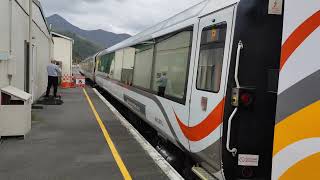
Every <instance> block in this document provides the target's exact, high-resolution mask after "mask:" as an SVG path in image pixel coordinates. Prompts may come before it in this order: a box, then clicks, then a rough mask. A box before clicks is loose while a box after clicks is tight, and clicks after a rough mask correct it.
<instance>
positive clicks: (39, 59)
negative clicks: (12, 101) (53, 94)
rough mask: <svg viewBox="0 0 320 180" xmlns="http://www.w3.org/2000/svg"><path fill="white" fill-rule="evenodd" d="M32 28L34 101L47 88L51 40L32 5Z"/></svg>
mask: <svg viewBox="0 0 320 180" xmlns="http://www.w3.org/2000/svg"><path fill="white" fill-rule="evenodd" d="M32 13H33V17H34V18H33V21H34V22H33V28H32V31H33V32H32V34H33V36H34V37H35V38H34V39H33V40H32V47H33V53H34V55H33V57H34V58H33V59H34V62H33V69H34V71H33V73H32V80H33V82H32V88H33V95H34V99H38V98H39V97H41V96H42V95H43V93H44V92H45V91H46V88H47V81H48V78H47V77H48V76H47V71H46V68H47V65H48V64H49V63H50V60H51V59H52V56H51V55H50V53H51V52H50V51H51V46H52V43H53V42H52V40H51V36H50V34H49V32H48V30H47V27H46V24H45V22H44V21H43V18H42V15H41V11H40V9H39V7H38V6H36V5H35V4H33V12H32Z"/></svg>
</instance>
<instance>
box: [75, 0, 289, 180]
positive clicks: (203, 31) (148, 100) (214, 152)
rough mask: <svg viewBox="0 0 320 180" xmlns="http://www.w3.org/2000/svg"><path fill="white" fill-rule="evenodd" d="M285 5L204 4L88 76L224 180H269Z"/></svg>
mask: <svg viewBox="0 0 320 180" xmlns="http://www.w3.org/2000/svg"><path fill="white" fill-rule="evenodd" d="M282 9H283V2H282V1H281V0H280V1H275V0H270V1H269V0H256V1H252V0H227V1H226V0H206V1H203V2H202V3H200V4H198V5H196V6H194V7H192V8H190V9H188V10H186V11H184V12H182V13H180V14H178V15H176V16H174V17H172V18H170V19H168V20H166V21H163V22H161V23H159V24H157V25H156V26H154V27H151V28H149V29H147V30H146V31H144V32H142V33H140V34H137V35H135V36H133V37H131V38H129V39H127V40H125V41H123V42H121V43H119V44H117V45H115V46H113V47H111V48H108V49H106V50H104V51H102V52H100V53H99V54H98V55H97V56H94V57H93V58H91V59H90V60H91V61H92V62H91V65H92V66H91V67H88V63H89V61H90V60H89V59H88V60H86V61H84V63H83V65H81V66H82V67H81V68H82V72H83V74H85V75H86V76H87V77H89V78H90V79H92V80H93V81H94V82H95V83H96V84H98V85H99V86H100V87H102V88H103V89H105V90H106V91H108V92H109V93H110V94H111V95H113V96H114V97H116V98H117V99H118V100H119V101H120V102H122V103H123V104H124V105H126V106H127V107H128V108H129V109H131V110H132V111H133V112H135V113H136V114H137V115H139V116H140V117H141V118H142V119H143V120H144V121H145V122H147V123H148V124H149V125H151V126H152V127H153V128H154V129H156V130H157V131H158V133H159V134H160V135H161V136H162V137H165V138H166V139H168V140H169V141H171V142H172V143H174V144H175V145H176V146H178V147H179V148H181V149H182V150H183V151H185V152H187V153H189V154H190V155H191V156H193V157H194V159H195V160H196V161H197V163H198V164H199V165H200V166H201V167H202V168H204V169H205V170H206V171H207V172H209V173H210V174H211V175H212V176H215V177H216V178H218V179H237V178H239V179H241V178H245V179H255V178H257V179H259V178H261V179H270V178H271V166H272V150H273V132H274V123H275V118H276V117H275V116H276V104H277V96H278V94H277V90H278V79H279V74H278V73H279V69H280V56H281V38H282V26H283V15H282V14H283V13H282Z"/></svg>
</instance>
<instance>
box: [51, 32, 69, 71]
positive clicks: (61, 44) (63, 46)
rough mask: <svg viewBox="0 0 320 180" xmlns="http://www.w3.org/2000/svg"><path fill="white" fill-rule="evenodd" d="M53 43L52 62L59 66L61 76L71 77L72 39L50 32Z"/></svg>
mask: <svg viewBox="0 0 320 180" xmlns="http://www.w3.org/2000/svg"><path fill="white" fill-rule="evenodd" d="M51 34H52V38H53V42H54V48H53V49H54V53H53V58H54V60H56V61H58V62H59V63H60V64H61V69H62V74H61V75H62V76H72V48H73V47H72V46H73V42H74V41H73V39H71V38H69V37H67V36H64V35H61V34H58V33H55V32H51Z"/></svg>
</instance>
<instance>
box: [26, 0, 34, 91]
mask: <svg viewBox="0 0 320 180" xmlns="http://www.w3.org/2000/svg"><path fill="white" fill-rule="evenodd" d="M32 5H33V0H29V89H28V90H27V91H29V93H30V94H33V92H31V91H32V88H31V87H33V81H34V80H33V70H34V69H33V59H32V44H33V43H32V24H33V23H32V16H33V14H32ZM32 97H33V96H32Z"/></svg>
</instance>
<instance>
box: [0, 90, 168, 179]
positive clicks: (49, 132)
mask: <svg viewBox="0 0 320 180" xmlns="http://www.w3.org/2000/svg"><path fill="white" fill-rule="evenodd" d="M60 93H61V96H62V100H63V102H64V103H63V104H62V105H41V106H40V107H42V108H39V107H38V108H36V109H34V110H33V112H32V130H31V132H30V133H29V134H28V135H27V136H26V138H25V139H17V138H5V139H1V144H0V159H1V160H0V179H3V180H5V179H8V180H10V179H14V180H16V179H17V180H18V179H21V180H29V179H32V180H46V179H48V180H51V179H54V180H72V179H77V180H79V179H83V180H88V179H90V180H101V179H108V180H118V179H139V180H141V179H153V180H154V179H169V178H170V175H168V174H170V173H171V174H172V172H170V171H171V170H170V168H168V167H166V166H163V165H162V166H161V165H159V164H158V162H157V161H161V158H158V159H157V160H154V158H152V157H151V156H149V154H150V153H148V151H146V148H143V146H142V145H141V143H139V141H137V140H136V139H135V138H134V135H133V134H132V133H130V132H131V131H133V130H132V129H131V130H130V128H128V127H125V126H124V125H123V123H121V122H120V120H119V118H118V117H117V116H116V115H115V114H114V112H113V111H112V110H111V109H110V108H108V106H107V105H106V104H105V102H104V101H103V100H102V99H101V97H100V98H99V94H96V92H95V91H94V90H93V89H91V88H89V87H86V88H83V89H82V88H75V89H64V90H60ZM142 144H143V143H142ZM144 144H147V143H146V142H144ZM149 149H150V147H149ZM151 149H152V148H151ZM161 167H162V168H161ZM163 167H165V168H163ZM163 169H167V171H163ZM172 177H174V176H171V179H172Z"/></svg>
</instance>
